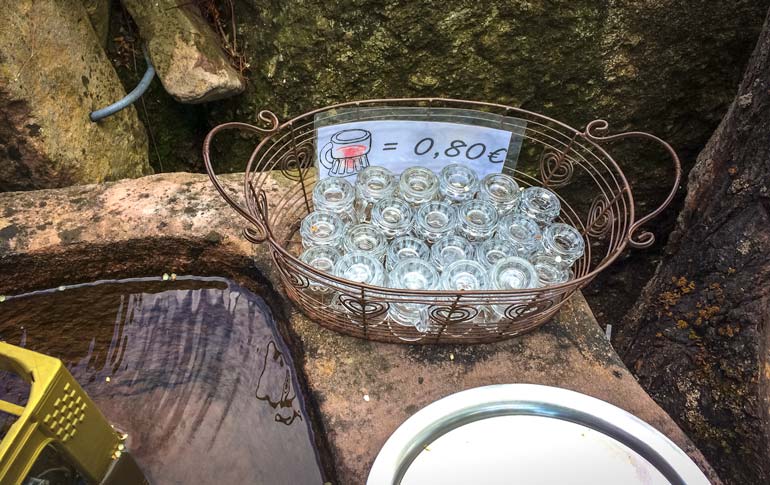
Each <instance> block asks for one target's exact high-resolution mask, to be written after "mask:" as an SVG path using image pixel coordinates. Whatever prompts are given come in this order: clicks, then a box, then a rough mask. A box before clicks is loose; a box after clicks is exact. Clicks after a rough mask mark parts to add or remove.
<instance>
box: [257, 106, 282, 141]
mask: <svg viewBox="0 0 770 485" xmlns="http://www.w3.org/2000/svg"><path fill="white" fill-rule="evenodd" d="M257 120H259V121H260V122H261V123H263V124H265V125H267V126H264V127H262V126H258V127H256V129H257V130H259V131H260V132H261V133H264V134H265V135H271V134H273V133H275V132H276V131H278V128H279V127H280V126H281V123H280V122H279V121H278V117H277V116H276V115H275V113H273V112H272V111H268V110H266V109H263V110H262V111H260V112H259V113H258V114H257Z"/></svg>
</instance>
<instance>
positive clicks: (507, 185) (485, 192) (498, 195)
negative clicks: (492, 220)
mask: <svg viewBox="0 0 770 485" xmlns="http://www.w3.org/2000/svg"><path fill="white" fill-rule="evenodd" d="M520 196H521V189H519V184H517V183H516V181H515V180H513V177H510V176H508V175H505V174H504V173H490V174H489V175H487V176H486V177H484V178H483V179H481V183H480V184H479V199H481V200H486V201H487V202H491V203H492V204H493V205H494V206H495V207H496V208H497V213H498V214H500V215H501V216H504V215H506V214H510V213H511V212H513V211H514V210H516V208H517V207H518V206H519V197H520Z"/></svg>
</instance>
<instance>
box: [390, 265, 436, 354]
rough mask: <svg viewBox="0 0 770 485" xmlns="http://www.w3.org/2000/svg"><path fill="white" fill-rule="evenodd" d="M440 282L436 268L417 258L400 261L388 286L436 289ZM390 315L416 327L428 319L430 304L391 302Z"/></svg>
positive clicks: (392, 272)
mask: <svg viewBox="0 0 770 485" xmlns="http://www.w3.org/2000/svg"><path fill="white" fill-rule="evenodd" d="M438 282H439V276H438V271H436V268H434V267H433V265H431V264H430V263H429V262H427V261H425V260H423V259H417V258H408V259H404V260H402V261H399V262H398V264H396V265H395V266H394V267H393V270H392V271H391V272H390V275H389V276H388V286H390V287H391V288H403V289H407V290H435V289H436V288H437V287H438ZM388 316H390V318H391V319H392V320H393V321H394V322H395V323H397V324H399V325H403V326H405V327H416V326H417V325H419V324H420V323H422V322H424V321H425V320H426V319H427V317H428V306H427V305H424V304H420V303H391V305H390V307H389V308H388ZM391 329H393V327H391ZM396 336H399V335H398V334H397V335H396ZM399 338H402V337H399ZM412 340H416V339H412Z"/></svg>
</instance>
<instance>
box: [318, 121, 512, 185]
mask: <svg viewBox="0 0 770 485" xmlns="http://www.w3.org/2000/svg"><path fill="white" fill-rule="evenodd" d="M512 136H515V139H514V140H512V138H511V137H512ZM520 146H521V137H520V135H517V134H514V133H512V132H511V131H510V130H502V129H497V128H491V127H486V126H477V125H466V124H458V123H450V122H443V121H412V120H375V121H354V122H349V123H341V124H336V125H329V126H323V127H320V128H318V143H317V154H316V157H317V158H316V160H317V164H318V170H319V178H326V177H355V174H357V173H358V172H360V171H361V170H363V169H364V168H366V167H368V166H370V165H378V166H381V167H385V168H387V169H389V170H391V171H392V172H394V173H395V174H400V173H401V172H403V171H404V170H406V169H407V168H409V167H411V166H415V165H419V166H422V167H425V168H428V169H430V170H432V171H434V172H439V171H441V169H442V168H443V167H444V166H445V165H448V164H450V163H462V164H464V165H467V166H468V167H470V168H472V169H474V170H475V171H476V173H478V174H479V177H483V176H485V175H487V174H489V173H499V172H501V171H502V168H503V163H504V162H506V160H509V161H510V160H513V163H514V164H515V161H516V159H517V158H518V150H519V148H520ZM512 152H515V153H512Z"/></svg>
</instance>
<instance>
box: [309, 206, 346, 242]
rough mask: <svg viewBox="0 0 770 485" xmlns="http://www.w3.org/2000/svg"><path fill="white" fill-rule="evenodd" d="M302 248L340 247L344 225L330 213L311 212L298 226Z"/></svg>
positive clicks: (337, 217)
mask: <svg viewBox="0 0 770 485" xmlns="http://www.w3.org/2000/svg"><path fill="white" fill-rule="evenodd" d="M299 234H300V236H302V246H303V247H306V248H309V247H312V246H340V245H341V244H342V239H343V237H344V235H345V223H344V222H342V219H340V218H339V216H337V215H336V214H332V213H330V212H318V211H316V212H311V213H310V214H308V215H307V216H305V218H304V219H302V223H301V224H300V226H299Z"/></svg>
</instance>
